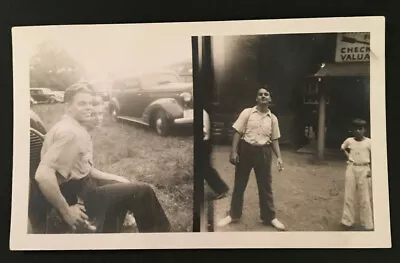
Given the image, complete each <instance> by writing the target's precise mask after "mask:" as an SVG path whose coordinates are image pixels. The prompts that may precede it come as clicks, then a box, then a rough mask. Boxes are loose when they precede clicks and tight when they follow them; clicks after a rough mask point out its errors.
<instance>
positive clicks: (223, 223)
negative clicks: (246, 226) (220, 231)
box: [217, 216, 233, 227]
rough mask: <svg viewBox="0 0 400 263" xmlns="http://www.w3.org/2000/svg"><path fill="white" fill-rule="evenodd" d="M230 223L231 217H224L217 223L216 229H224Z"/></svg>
mask: <svg viewBox="0 0 400 263" xmlns="http://www.w3.org/2000/svg"><path fill="white" fill-rule="evenodd" d="M232 222H233V219H232V217H231V216H226V217H224V218H222V219H221V220H219V221H218V222H217V226H218V227H224V226H226V225H229V224H230V223H232Z"/></svg>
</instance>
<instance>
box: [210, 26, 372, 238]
mask: <svg viewBox="0 0 400 263" xmlns="http://www.w3.org/2000/svg"><path fill="white" fill-rule="evenodd" d="M369 41H370V33H369V32H357V33H329V34H301V35H300V34H293V35H253V36H245V35H242V36H215V37H214V36H213V37H208V38H204V39H203V44H204V46H203V48H204V51H209V52H208V54H205V58H206V59H204V61H206V62H203V63H207V62H208V66H212V67H213V68H214V71H213V72H214V74H213V76H214V78H213V80H212V84H213V85H208V87H212V89H213V90H212V92H210V93H209V94H210V95H209V99H206V100H205V105H206V106H205V115H206V116H205V122H207V124H206V125H207V126H209V127H207V129H206V130H207V132H208V133H209V134H206V138H205V140H206V141H207V144H208V145H207V146H206V147H207V149H208V152H207V154H210V149H211V148H213V150H214V151H213V154H212V156H211V158H213V164H212V165H211V164H209V163H208V164H207V167H208V169H207V170H206V171H205V174H204V176H205V179H206V181H207V183H208V186H209V187H210V188H211V190H212V191H213V192H214V193H215V194H214V199H215V200H216V201H211V202H213V206H211V207H210V208H211V209H213V211H210V213H211V214H212V215H213V217H212V219H213V224H214V229H215V231H285V230H286V231H342V230H343V231H374V216H373V207H374V204H373V200H372V187H373V186H372V181H371V178H372V176H374V174H373V173H371V140H373V139H374V138H371V135H370V42H369ZM207 48H208V49H207ZM208 56H210V57H208ZM203 58H204V57H203ZM204 66H206V65H204ZM209 75H210V77H212V76H211V74H209ZM207 102H208V103H207ZM210 141H211V144H212V145H209V144H210ZM211 158H209V159H211ZM376 176H378V177H379V174H378V175H376Z"/></svg>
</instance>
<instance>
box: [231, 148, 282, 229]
mask: <svg viewBox="0 0 400 263" xmlns="http://www.w3.org/2000/svg"><path fill="white" fill-rule="evenodd" d="M238 155H239V163H238V164H236V169H235V185H234V189H233V193H232V201H231V209H230V216H231V217H232V219H233V220H237V219H239V218H240V217H241V216H242V209H243V197H244V192H245V190H246V187H247V183H248V181H249V176H250V171H251V170H252V169H253V168H254V172H255V174H256V180H257V186H258V195H259V202H260V216H261V220H262V221H263V222H265V223H267V222H270V221H271V220H272V219H274V218H275V208H274V200H273V194H272V188H271V183H272V178H271V161H272V149H271V146H270V145H265V146H253V145H251V144H249V143H247V142H245V141H244V140H241V141H240V142H239V152H238Z"/></svg>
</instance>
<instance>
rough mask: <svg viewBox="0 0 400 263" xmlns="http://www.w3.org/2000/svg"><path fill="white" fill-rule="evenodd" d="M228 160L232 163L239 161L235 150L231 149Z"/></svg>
mask: <svg viewBox="0 0 400 263" xmlns="http://www.w3.org/2000/svg"><path fill="white" fill-rule="evenodd" d="M229 162H230V163H231V164H233V165H236V164H238V163H239V155H238V154H237V152H235V151H232V152H231V155H230V157H229Z"/></svg>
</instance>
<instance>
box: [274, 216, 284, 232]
mask: <svg viewBox="0 0 400 263" xmlns="http://www.w3.org/2000/svg"><path fill="white" fill-rule="evenodd" d="M271 225H272V226H273V227H275V228H276V229H278V230H279V231H285V225H284V224H282V223H281V222H280V221H279V220H278V219H277V218H274V219H272V220H271Z"/></svg>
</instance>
